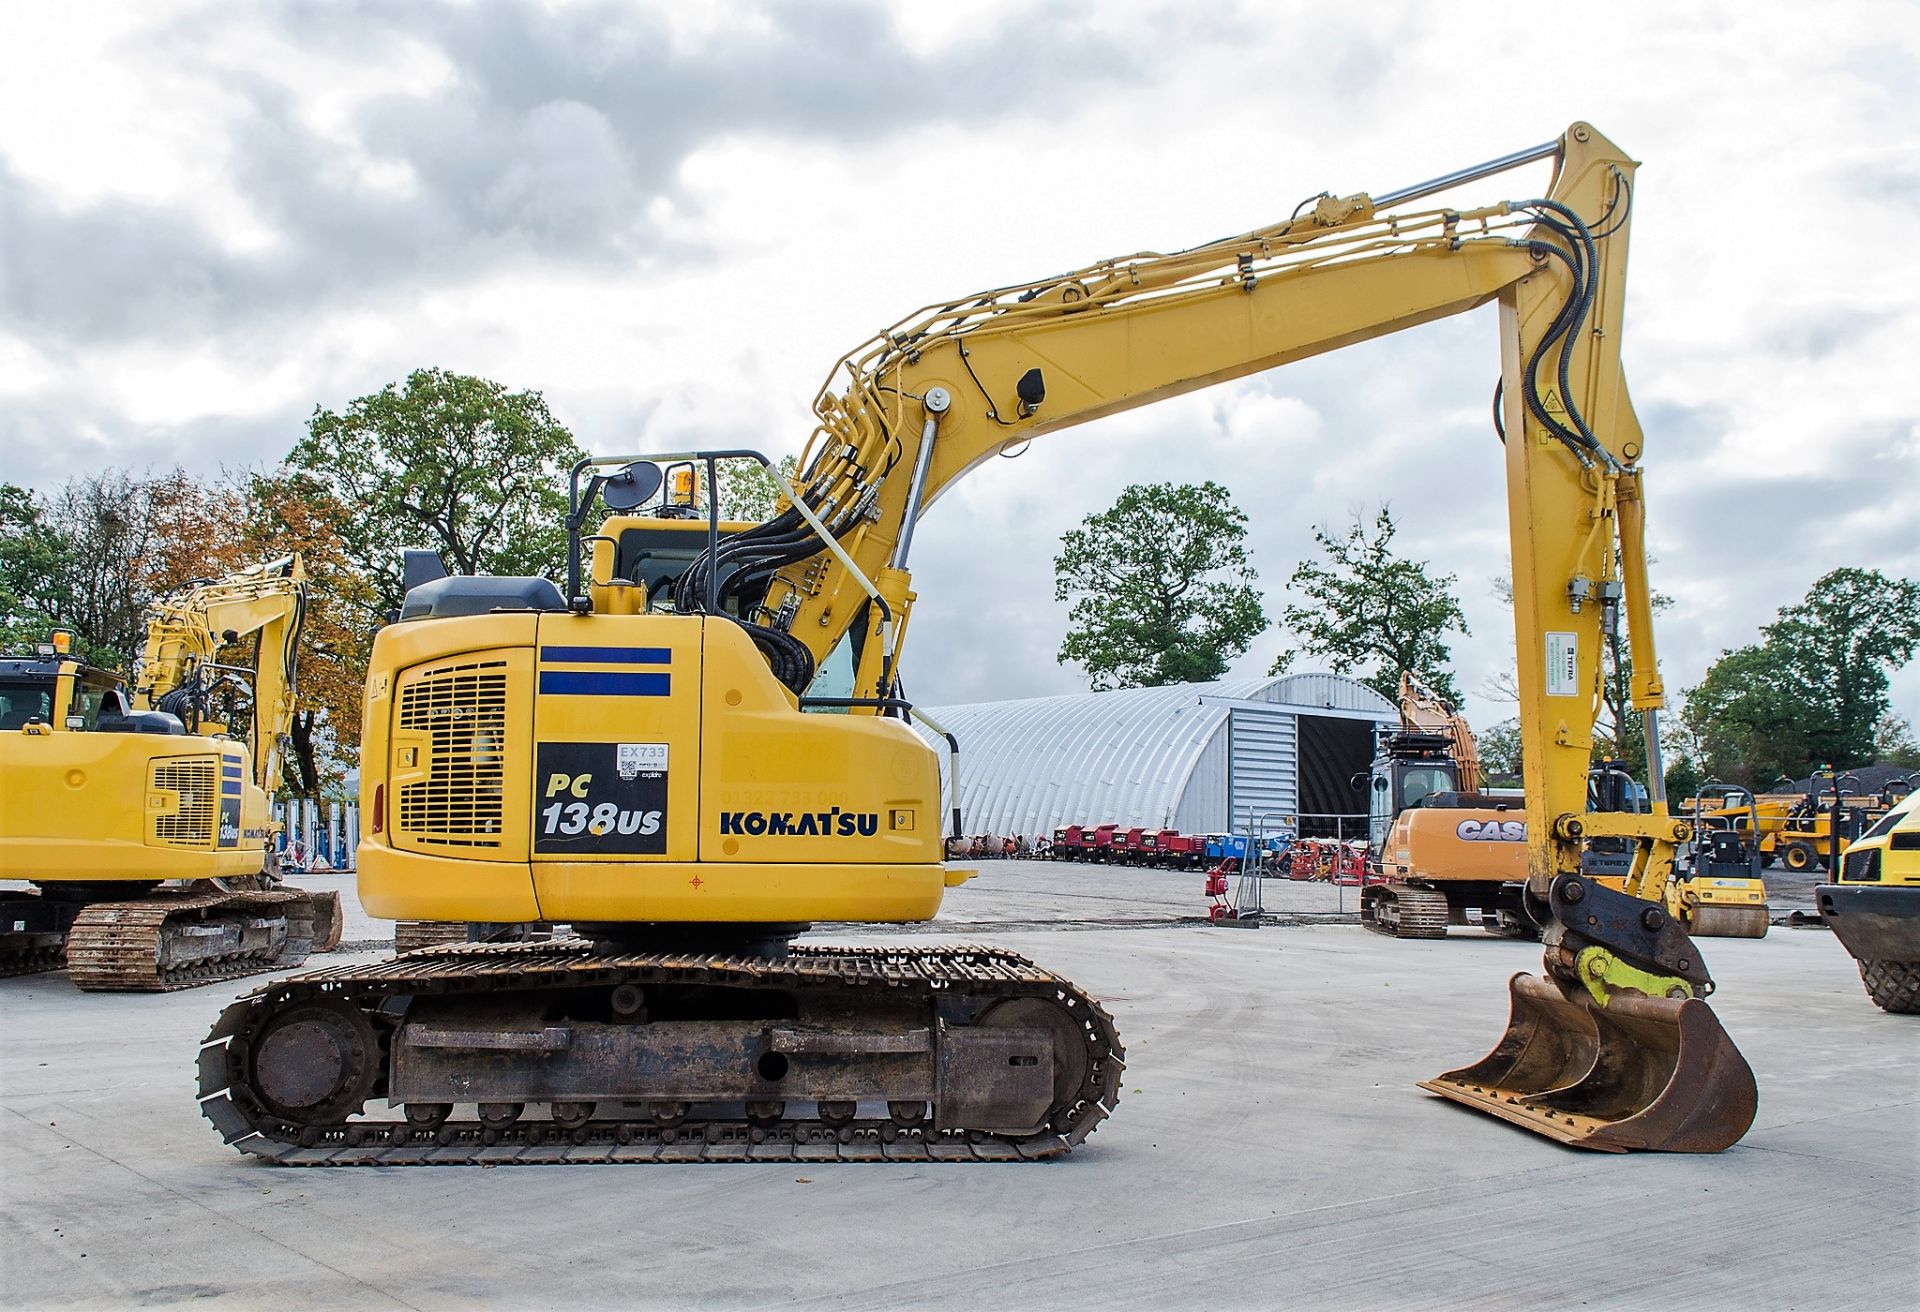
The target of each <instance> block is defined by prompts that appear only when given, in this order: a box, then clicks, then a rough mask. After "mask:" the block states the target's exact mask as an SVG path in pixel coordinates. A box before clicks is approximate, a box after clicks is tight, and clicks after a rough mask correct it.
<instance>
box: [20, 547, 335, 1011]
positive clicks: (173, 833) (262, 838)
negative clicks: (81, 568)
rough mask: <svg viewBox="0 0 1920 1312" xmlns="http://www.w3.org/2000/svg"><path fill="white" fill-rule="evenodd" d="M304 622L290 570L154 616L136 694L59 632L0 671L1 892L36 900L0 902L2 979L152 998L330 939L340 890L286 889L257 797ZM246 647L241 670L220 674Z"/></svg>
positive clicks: (262, 800)
mask: <svg viewBox="0 0 1920 1312" xmlns="http://www.w3.org/2000/svg"><path fill="white" fill-rule="evenodd" d="M305 607H306V578H305V574H304V572H303V570H302V568H301V563H300V558H299V557H298V556H297V555H296V556H289V557H285V558H283V559H280V560H274V561H269V562H267V563H265V564H261V565H256V566H254V567H252V568H250V569H246V570H243V571H240V572H239V573H236V574H232V575H229V576H227V577H226V578H223V579H218V580H210V581H205V582H199V583H194V584H190V585H188V586H187V587H184V588H182V589H180V590H179V591H177V592H175V593H173V594H171V595H169V596H167V597H164V598H162V599H161V600H160V601H159V602H157V603H156V604H155V606H154V608H153V611H152V612H151V614H150V615H149V616H148V623H147V638H146V646H145V648H144V650H143V651H142V653H141V657H140V662H139V664H138V666H137V667H136V670H137V673H136V677H135V680H134V683H133V687H132V689H131V690H130V691H129V689H128V688H127V687H126V686H125V685H124V684H123V683H122V682H121V681H120V680H119V679H118V678H117V677H115V676H114V675H113V674H111V673H110V672H108V671H106V670H102V669H98V668H96V667H93V666H90V665H88V664H86V663H85V662H83V661H81V660H79V659H78V658H77V657H75V656H74V655H73V654H72V652H71V650H70V647H71V641H70V639H69V638H68V635H66V634H65V633H56V634H54V635H53V641H51V642H49V643H46V644H44V645H43V646H42V648H41V649H40V650H38V651H35V652H33V653H31V654H28V655H23V656H16V657H7V658H4V659H0V783H4V788H5V794H6V803H5V806H4V808H3V809H0V878H5V879H9V880H24V881H30V882H31V883H32V884H34V885H35V888H34V890H33V891H27V890H21V889H12V890H7V891H5V892H0V972H4V973H6V974H23V973H29V972H32V971H38V970H50V969H56V968H58V967H59V966H60V965H61V964H62V963H63V962H64V963H65V965H66V967H67V972H68V975H69V976H70V977H71V978H72V980H73V982H74V983H75V984H76V985H78V986H79V987H80V988H82V989H88V990H96V991H113V990H139V991H159V990H169V989H179V988H189V987H192V986H193V985H196V984H205V983H209V982H211V981H214V980H220V979H231V978H233V977H235V976H238V975H248V974H253V973H255V972H257V971H264V970H276V969H281V968H284V967H287V966H297V965H299V964H300V963H301V962H302V961H304V960H305V959H306V957H307V954H308V952H309V951H311V950H315V949H316V948H318V949H319V950H325V949H326V948H328V947H331V946H332V945H333V944H334V943H335V942H337V941H338V939H339V935H340V908H339V899H338V895H337V894H333V893H327V894H308V893H305V892H302V891H300V890H299V889H293V888H287V887H284V886H281V885H280V883H279V877H278V870H277V867H276V864H275V859H274V846H273V839H274V836H275V829H274V822H273V816H272V814H271V810H270V806H269V801H268V793H269V791H270V790H271V789H273V788H276V787H278V784H279V774H280V750H281V749H280V742H281V738H282V736H283V735H284V734H285V733H286V730H287V725H288V723H289V721H290V719H291V716H292V714H293V697H294V676H295V669H296V664H297V652H298V644H299V639H300V627H301V618H302V615H303V613H304V611H305ZM249 637H254V638H257V644H256V645H257V650H256V654H255V657H254V660H253V662H252V664H251V665H250V666H234V665H225V664H222V663H220V661H219V656H220V654H221V649H222V648H224V647H227V646H229V645H231V644H233V643H236V642H239V641H241V640H243V639H245V638H249ZM241 706H250V707H251V710H250V712H248V717H249V723H248V724H247V725H246V726H244V731H245V737H244V740H241V739H240V738H239V737H237V736H236V735H235V734H234V732H232V730H233V728H234V726H233V725H231V724H230V723H228V720H229V719H230V718H231V717H232V715H233V712H234V708H236V707H241Z"/></svg>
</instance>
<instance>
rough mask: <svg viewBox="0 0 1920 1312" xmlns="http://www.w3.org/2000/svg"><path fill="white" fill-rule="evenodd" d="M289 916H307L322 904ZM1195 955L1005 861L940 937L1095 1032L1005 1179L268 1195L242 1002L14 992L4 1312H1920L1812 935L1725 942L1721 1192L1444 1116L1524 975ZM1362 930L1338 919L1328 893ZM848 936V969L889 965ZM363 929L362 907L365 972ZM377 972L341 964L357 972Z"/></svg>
mask: <svg viewBox="0 0 1920 1312" xmlns="http://www.w3.org/2000/svg"><path fill="white" fill-rule="evenodd" d="M339 881H340V877H333V878H332V880H328V881H323V880H318V879H315V880H309V881H306V882H309V883H311V884H314V885H315V886H326V884H327V883H331V882H339ZM1340 896H1341V894H1340V893H1339V892H1338V891H1337V890H1333V889H1330V888H1326V887H1324V886H1320V887H1308V886H1300V885H1291V886H1285V885H1281V886H1276V885H1275V884H1272V883H1270V884H1269V886H1268V898H1267V901H1268V903H1269V905H1270V906H1271V905H1274V904H1275V903H1276V902H1279V903H1282V904H1284V905H1283V908H1282V909H1283V910H1286V911H1287V912H1288V913H1289V915H1290V916H1292V918H1294V919H1298V920H1304V921H1315V920H1319V921H1326V922H1331V923H1319V924H1312V923H1309V924H1305V925H1300V926H1294V927H1275V928H1267V929H1262V930H1258V931H1245V930H1223V929H1209V928H1204V927H1200V926H1196V925H1193V924H1190V923H1181V922H1180V920H1179V918H1180V917H1183V916H1189V915H1192V914H1194V913H1195V911H1196V910H1197V908H1198V906H1199V904H1200V902H1201V898H1200V897H1199V894H1198V877H1197V876H1196V875H1193V874H1191V873H1188V874H1182V875H1175V874H1169V873H1166V872H1151V871H1128V870H1114V869H1106V868H1096V867H1077V866H1051V865H1044V864H1040V863H1027V862H1011V863H991V864H989V865H987V866H985V867H984V873H983V875H982V876H981V878H979V879H978V880H976V881H975V882H974V883H972V884H970V885H968V886H966V887H965V888H962V889H958V890H955V891H954V892H953V893H951V894H950V895H949V898H948V909H947V911H946V913H944V914H943V917H942V922H941V923H940V924H939V925H937V926H935V927H934V928H935V929H937V930H938V931H939V932H940V933H941V934H943V935H944V936H946V937H949V938H953V939H964V940H969V941H986V942H992V943H996V944H1001V945H1004V946H1007V947H1010V948H1013V949H1015V950H1017V951H1021V952H1024V953H1027V954H1028V955H1030V956H1032V957H1034V958H1035V959H1037V960H1039V961H1041V962H1043V963H1045V964H1046V965H1048V966H1049V967H1051V968H1053V969H1055V970H1058V971H1061V972H1062V973H1064V974H1067V975H1069V976H1071V977H1072V978H1074V979H1075V980H1077V981H1078V982H1080V983H1081V984H1082V985H1083V986H1085V987H1087V988H1088V989H1089V990H1090V991H1092V992H1094V993H1095V994H1097V995H1098V996H1100V997H1101V998H1102V999H1104V1000H1105V1001H1106V1002H1107V1003H1108V1005H1109V1006H1110V1008H1111V1009H1112V1010H1113V1012H1114V1014H1115V1017H1116V1019H1117V1020H1118V1023H1119V1025H1120V1029H1121V1034H1122V1036H1123V1038H1124V1040H1125V1041H1126V1044H1127V1048H1128V1070H1127V1075H1126V1085H1125V1093H1124V1096H1123V1098H1122V1101H1121V1104H1120V1107H1119V1110H1118V1112H1117V1113H1116V1114H1115V1116H1114V1117H1113V1119H1112V1120H1110V1121H1108V1122H1107V1123H1106V1124H1105V1125H1103V1126H1102V1127H1101V1128H1100V1129H1099V1131H1098V1132H1096V1133H1095V1134H1094V1136H1093V1137H1092V1138H1091V1139H1090V1140H1088V1142H1087V1143H1086V1144H1085V1145H1084V1146H1083V1147H1082V1148H1081V1149H1080V1150H1079V1151H1077V1152H1075V1153H1074V1154H1073V1156H1071V1157H1070V1158H1068V1159H1066V1160H1064V1161H1060V1162H1053V1163H1046V1164H1038V1165H1021V1166H919V1165H913V1166H905V1165H858V1166H854V1165H849V1166H830V1165H822V1166H811V1165H810V1166H805V1167H800V1166H793V1165H779V1166H775V1165H765V1166H761V1165H755V1166H737V1165H715V1166H649V1167H626V1168H619V1167H599V1168H584V1167H524V1168H511V1169H505V1170H492V1169H481V1168H452V1169H433V1168H387V1169H380V1170H369V1169H343V1170H286V1169H279V1168H274V1167H270V1166H266V1165H263V1164H260V1163H258V1162H255V1161H252V1160H249V1159H244V1158H242V1157H240V1156H239V1155H238V1154H236V1153H234V1152H233V1151H232V1150H230V1149H228V1148H226V1147H224V1146H222V1145H221V1143H220V1141H219V1139H218V1138H217V1137H216V1136H215V1134H214V1133H213V1131H212V1129H211V1127H209V1126H208V1125H207V1124H206V1123H205V1122H204V1121H202V1120H201V1119H200V1117H199V1115H198V1113H197V1111H196V1109H195V1107H194V1105H193V1074H192V1066H193V1054H194V1052H195V1049H196V1048H197V1046H198V1041H199V1039H200V1037H201V1035H202V1034H203V1033H204V1031H205V1029H206V1027H207V1025H208V1024H209V1023H210V1022H211V1021H212V1019H213V1017H214V1016H215V1014H216V1013H217V1012H218V1011H219V1010H220V1008H221V1006H222V1005H223V1003H224V1002H225V1001H226V1000H227V999H228V998H229V997H231V996H233V995H234V994H235V993H237V992H240V991H243V989H244V988H246V987H249V986H250V984H249V982H247V981H237V982H234V983H230V984H222V985H215V986H211V987H208V988H204V989H199V990H194V991H189V992H186V993H178V994H168V995H159V996H147V995H121V996H104V995H91V994H81V993H79V992H77V991H76V990H74V989H73V987H72V986H71V985H70V984H69V983H67V981H66V979H65V977H64V976H62V975H44V976H35V977H24V978H18V979H11V980H4V981H0V1108H4V1114H0V1154H4V1156H0V1162H4V1164H5V1170H4V1174H3V1175H0V1227H3V1229H0V1236H4V1237H3V1238H0V1298H4V1301H5V1302H6V1303H7V1304H8V1305H10V1306H20V1307H33V1308H39V1307H72V1306H79V1307H96V1306H98V1307H109V1306H111V1307H119V1306H164V1305H170V1304H181V1303H189V1302H191V1303H195V1304H198V1305H202V1306H207V1307H232V1308H251V1307H273V1308H276V1309H305V1308H348V1307H351V1308H383V1307H410V1308H431V1309H440V1308H467V1307H483V1306H486V1307H514V1308H518V1307H568V1308H581V1309H591V1308H603V1307H604V1308H614V1307H652V1306H664V1307H686V1308H712V1309H736V1308H738V1309H744V1308H763V1307H788V1306H795V1305H799V1306H818V1307H830V1308H899V1307H913V1308H920V1307H955V1308H962V1307H964V1308H968V1309H983V1308H1022V1309H1046V1308H1056V1307H1100V1308H1103V1309H1104V1308H1113V1307H1153V1308H1186V1307H1192V1308H1205V1309H1217V1308H1238V1307H1271V1306H1278V1305H1306V1306H1327V1307H1364V1308H1394V1307H1410V1308H1411V1307H1421V1308H1425V1307H1441V1306H1444V1307H1452V1306H1469V1305H1471V1306H1476V1307H1487V1306H1495V1307H1516V1306H1517V1307H1530V1306H1541V1305H1547V1304H1555V1305H1566V1304H1575V1303H1578V1304H1584V1305H1592V1306H1597V1307H1662V1308H1706V1307H1740V1308H1753V1307H1762V1308H1776V1307H1777V1308H1830V1307H1831V1308H1842V1307H1859V1308H1882V1307H1912V1306H1916V1305H1920V1024H1916V1022H1915V1019H1914V1018H1911V1017H1898V1016H1888V1015H1886V1014H1884V1013H1882V1012H1880V1011H1879V1010H1878V1009H1876V1008H1875V1007H1873V1006H1872V1005H1871V1004H1870V1003H1869V1002H1868V1001H1867V999H1866V996H1865V994H1864V993H1863V992H1862V991H1861V988H1860V984H1859V979H1858V976H1857V975H1856V973H1855V971H1854V968H1853V965H1852V962H1851V961H1850V960H1849V959H1848V958H1847V956H1846V954H1845V952H1843V951H1842V950H1841V948H1840V947H1839V945H1838V944H1837V943H1835V942H1834V941H1833V939H1832V938H1831V936H1830V935H1828V934H1826V933H1825V932H1823V931H1815V930H1790V929H1784V928H1782V929H1775V930H1774V931H1773V933H1772V934H1771V935H1769V936H1768V937H1767V938H1766V939H1764V940H1759V941H1733V940H1721V941H1715V942H1713V943H1711V944H1710V945H1709V948H1708V951H1709V960H1710V962H1711V964H1712V966H1713V969H1714V971H1715V974H1716V975H1717V976H1718V978H1719V980H1720V984H1721V992H1720V993H1719V995H1718V996H1716V998H1715V1000H1714V1007H1715V1010H1716V1011H1717V1013H1718V1014H1719V1016H1720V1018H1721V1020H1722V1021H1723V1023H1724V1024H1725V1025H1726V1028H1727V1029H1728V1031H1729V1032H1730V1033H1731V1034H1732V1036H1733V1037H1734V1039H1735V1041H1736V1042H1737V1043H1738V1044H1739V1045H1740V1047H1741V1048H1742V1050H1743V1051H1744V1052H1745V1053H1746V1055H1747V1058H1748V1060H1749V1061H1750V1062H1751V1063H1752V1065H1753V1067H1754V1070H1755V1072H1756V1074H1757V1075H1758V1077H1759V1081H1760V1089H1761V1103H1760V1114H1759V1119H1758V1121H1757V1122H1756V1124H1755V1125H1754V1128H1753V1129H1752V1131H1751V1132H1749V1133H1748V1135H1747V1136H1746V1138H1745V1139H1744V1140H1743V1141H1742V1142H1741V1143H1740V1144H1739V1145H1737V1146H1736V1147H1734V1148H1733V1149H1731V1150H1730V1151H1728V1152H1726V1153H1723V1154H1720V1155H1717V1156H1712V1157H1685V1156H1659V1155H1651V1154H1648V1155H1634V1156H1624V1157H1622V1156H1610V1155H1602V1154H1589V1153H1582V1152H1579V1151H1576V1150H1572V1149H1568V1148H1563V1147H1560V1146H1557V1145H1555V1144H1553V1143H1550V1142H1548V1141H1546V1140H1544V1139H1540V1138H1537V1137H1535V1136H1532V1135H1529V1134H1526V1133H1524V1132H1522V1131H1519V1130H1517V1129H1514V1128H1512V1127H1510V1126H1507V1125H1505V1124H1502V1123H1500V1122H1498V1121H1495V1120H1492V1119H1490V1118H1486V1117H1482V1116H1479V1115H1476V1114H1474V1113H1471V1112H1468V1111H1465V1110H1463V1109H1460V1108H1457V1107H1455V1106H1453V1105H1451V1104H1449V1103H1445V1102H1442V1101H1439V1100H1437V1099H1434V1098H1432V1097H1429V1096H1428V1095H1426V1094H1424V1093H1422V1092H1421V1091H1419V1090H1417V1089H1415V1088H1414V1087H1413V1083H1414V1081H1415V1080H1417V1079H1421V1078H1424V1077H1426V1076H1429V1075H1432V1074H1435V1073H1437V1072H1439V1071H1440V1070H1442V1069H1445V1068H1447V1067H1450V1066H1454V1065H1460V1064H1463V1063H1465V1062H1467V1061H1469V1060H1471V1059H1473V1058H1476V1057H1478V1056H1479V1055H1480V1054H1481V1053H1482V1052H1483V1051H1484V1050H1485V1049H1486V1048H1487V1047H1489V1046H1491V1044H1492V1042H1493V1040H1494V1038H1495V1037H1496V1036H1497V1035H1498V1033H1499V1031H1500V1028H1501V1025H1502V1023H1503V1022H1504V1020H1505V1011H1506V999H1505V989H1504V981H1505V979H1506V977H1507V975H1508V974H1510V973H1511V972H1513V971H1515V970H1526V969H1536V968H1537V966H1538V963H1539V954H1538V949H1537V948H1535V947H1533V946H1531V945H1528V944H1524V943H1519V942H1513V941H1508V940H1501V939H1495V938H1491V937H1488V936H1486V935H1484V934H1481V933H1479V932H1478V931H1461V930H1456V931H1454V935H1453V937H1452V938H1451V939H1450V940H1449V941H1447V942H1444V943H1418V942H1394V941H1391V940H1388V939H1383V938H1380V937H1378V936H1376V935H1373V934H1371V933H1369V932H1367V931H1365V930H1363V929H1360V928H1357V927H1354V926H1352V925H1350V924H1344V923H1339V917H1338V915H1337V910H1338V908H1337V905H1336V903H1337V899H1338V898H1339V897H1340ZM1344 897H1345V898H1346V899H1347V906H1348V908H1349V909H1351V906H1352V902H1351V898H1352V891H1351V890H1347V891H1346V892H1345V894H1344ZM900 932H901V931H899V930H897V929H896V930H884V931H883V930H860V931H854V930H840V931H836V932H835V933H834V934H832V935H831V936H825V937H832V938H855V937H879V936H882V935H883V934H895V935H897V934H898V933H900ZM386 934H387V929H386V926H385V925H384V924H383V923H382V922H373V921H369V920H367V919H366V918H365V917H364V916H362V915H360V914H359V913H358V910H357V908H355V910H354V914H353V917H352V918H351V919H350V922H349V925H348V929H347V938H348V940H349V941H357V942H367V941H375V940H378V939H380V938H382V937H383V936H385V935H386ZM374 955H375V954H374V953H371V952H361V953H357V954H348V955H346V956H344V957H336V958H333V959H332V960H336V961H338V960H360V959H371V958H372V957H373V956H374Z"/></svg>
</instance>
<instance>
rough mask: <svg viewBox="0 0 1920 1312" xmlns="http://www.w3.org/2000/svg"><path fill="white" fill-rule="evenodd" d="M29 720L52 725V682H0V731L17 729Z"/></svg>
mask: <svg viewBox="0 0 1920 1312" xmlns="http://www.w3.org/2000/svg"><path fill="white" fill-rule="evenodd" d="M29 720H38V721H40V723H42V724H51V723H53V680H52V679H7V680H4V681H0V730H4V729H18V728H20V727H22V726H23V725H25V724H26V723H27V722H28V721H29Z"/></svg>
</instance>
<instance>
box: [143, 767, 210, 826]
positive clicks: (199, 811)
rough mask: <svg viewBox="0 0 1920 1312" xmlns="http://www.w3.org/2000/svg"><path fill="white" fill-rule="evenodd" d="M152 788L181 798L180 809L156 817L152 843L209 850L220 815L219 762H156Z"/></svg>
mask: <svg viewBox="0 0 1920 1312" xmlns="http://www.w3.org/2000/svg"><path fill="white" fill-rule="evenodd" d="M152 783H153V787H154V788H156V789H165V790H167V791H169V792H175V793H178V794H179V795H180V809H179V810H178V811H175V812H174V813H173V814H172V815H161V814H155V815H154V817H153V841H154V842H156V843H163V844H165V845H166V846H168V847H212V846H213V843H214V822H215V820H216V819H217V818H218V817H219V813H220V758H219V757H217V756H174V757H169V758H167V759H166V760H162V761H155V762H154V763H153V773H152Z"/></svg>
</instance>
